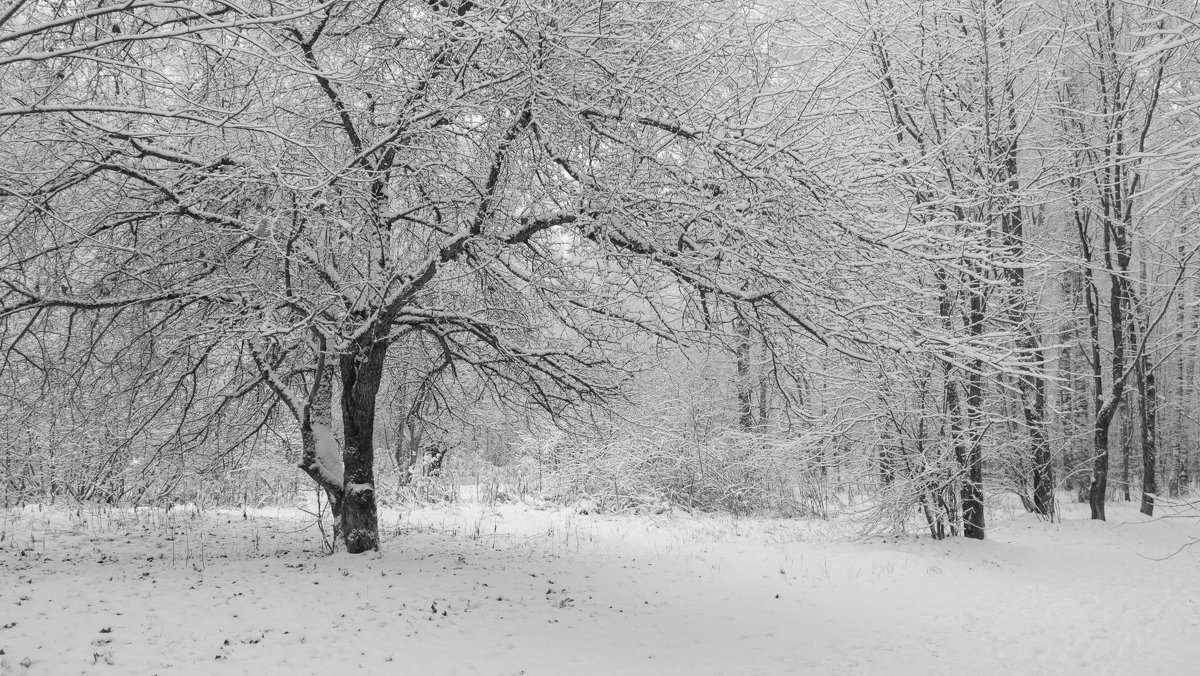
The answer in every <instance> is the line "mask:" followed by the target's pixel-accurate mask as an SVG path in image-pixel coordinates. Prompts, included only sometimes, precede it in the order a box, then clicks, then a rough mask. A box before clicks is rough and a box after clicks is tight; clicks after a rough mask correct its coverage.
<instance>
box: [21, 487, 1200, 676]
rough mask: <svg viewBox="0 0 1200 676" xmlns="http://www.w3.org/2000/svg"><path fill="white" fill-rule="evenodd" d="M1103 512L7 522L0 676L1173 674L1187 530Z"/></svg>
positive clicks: (1187, 565) (1191, 577)
mask: <svg viewBox="0 0 1200 676" xmlns="http://www.w3.org/2000/svg"><path fill="white" fill-rule="evenodd" d="M1112 512H1113V516H1112V520H1111V521H1110V522H1109V523H1107V524H1102V523H1093V522H1090V521H1088V520H1086V519H1085V518H1084V515H1081V514H1077V513H1075V512H1072V513H1070V514H1069V515H1068V518H1067V520H1066V521H1065V522H1064V523H1062V524H1043V523H1038V522H1037V521H1034V520H1032V519H1028V518H1026V517H1018V518H1015V519H1010V520H1008V521H1003V520H1002V521H1000V522H999V523H998V524H997V525H996V526H995V527H994V528H993V530H992V532H991V533H990V535H991V538H992V539H991V540H989V541H987V542H984V543H977V542H966V541H962V540H952V541H945V542H940V543H939V542H932V541H930V540H928V539H904V540H901V541H899V542H897V541H896V540H894V539H889V540H888V541H884V540H882V539H877V540H874V541H871V542H866V543H830V542H827V541H819V540H818V541H813V537H814V536H813V535H812V530H811V529H810V528H808V527H807V526H806V525H804V524H792V523H788V522H766V521H732V520H729V519H691V518H688V517H653V518H651V517H611V518H610V517H588V516H575V515H571V514H566V513H563V512H541V511H535V510H528V509H523V508H518V507H504V508H500V509H482V508H475V509H466V508H464V509H459V510H453V511H449V510H442V511H424V512H420V513H417V514H412V515H409V516H408V517H406V518H405V520H404V521H403V522H402V526H403V527H402V528H401V531H402V532H401V533H400V535H399V536H398V537H394V538H391V539H390V540H389V541H388V542H387V545H386V551H385V552H384V553H383V554H381V555H367V556H361V557H350V556H347V555H344V554H340V555H335V556H333V557H325V556H321V555H318V554H315V553H313V552H312V551H311V550H312V549H313V548H314V546H315V537H316V536H315V533H314V532H313V531H312V530H308V531H300V532H290V531H294V530H295V529H297V528H301V527H303V525H304V524H303V522H302V521H301V520H299V519H298V518H295V517H290V518H273V517H272V516H267V515H268V514H272V515H273V514H275V512H274V511H264V512H262V513H260V514H258V515H254V514H251V515H250V518H249V519H245V520H244V519H243V518H242V515H241V513H236V514H235V513H224V512H222V513H220V514H215V513H209V514H206V515H202V516H201V517H199V518H185V517H183V516H182V515H180V516H178V517H176V518H173V519H168V520H164V519H163V517H162V515H161V513H159V514H158V515H157V516H143V517H141V518H139V519H137V520H133V519H129V518H125V519H122V520H113V519H112V518H102V517H100V516H96V515H93V516H91V517H90V518H89V519H88V522H87V523H86V524H84V523H83V521H82V518H80V517H73V518H71V519H70V522H71V523H67V515H65V514H60V513H56V514H54V516H53V518H50V517H47V516H46V515H45V514H44V513H38V512H36V511H34V512H26V513H25V514H24V515H23V516H22V517H21V518H20V519H18V520H15V521H14V519H13V515H12V514H11V513H10V514H9V516H8V520H7V522H6V525H5V529H6V531H7V535H6V539H5V541H4V542H2V543H0V626H3V627H5V628H3V629H0V649H3V651H4V654H3V655H0V674H25V673H28V674H256V675H267V674H288V675H290V674H328V673H353V672H354V671H355V670H360V671H359V673H366V674H376V673H378V674H409V673H412V674H521V673H524V674H825V673H828V674H853V673H862V674H943V673H945V674H961V673H983V674H992V673H995V674H1022V673H1043V674H1070V673H1091V674H1096V673H1101V674H1103V673H1121V672H1125V673H1163V674H1167V673H1179V674H1184V673H1196V672H1197V669H1200V667H1197V665H1200V545H1198V546H1196V547H1191V548H1187V549H1184V550H1183V551H1182V552H1181V553H1179V554H1178V555H1177V556H1174V557H1172V558H1170V559H1167V560H1165V561H1153V560H1150V559H1148V558H1145V557H1162V556H1165V555H1167V554H1170V553H1171V552H1173V551H1175V550H1176V549H1177V548H1178V547H1179V546H1180V545H1182V544H1184V543H1185V542H1188V541H1190V540H1191V539H1193V538H1195V537H1197V536H1198V535H1200V525H1198V523H1197V522H1196V521H1194V520H1183V519H1175V520H1160V521H1155V522H1152V523H1145V522H1144V520H1143V519H1142V518H1141V517H1140V516H1139V515H1137V514H1136V513H1134V512H1132V511H1131V510H1128V509H1126V508H1125V507H1124V505H1114V506H1113V510H1112ZM83 516H84V517H87V516H88V515H86V514H84V515H83ZM392 523H396V522H395V521H394V520H393V521H392ZM46 528H48V530H47V531H46V533H47V534H48V535H47V536H46V537H45V538H43V529H46ZM22 551H24V553H22Z"/></svg>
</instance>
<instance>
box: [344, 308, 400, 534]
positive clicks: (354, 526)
mask: <svg viewBox="0 0 1200 676" xmlns="http://www.w3.org/2000/svg"><path fill="white" fill-rule="evenodd" d="M387 325H388V323H384V324H383V327H382V328H381V327H376V328H375V330H370V331H368V332H367V335H366V336H364V337H363V338H360V339H359V340H357V341H355V342H354V343H353V344H352V345H351V346H350V349H349V350H348V351H347V352H346V354H344V355H342V357H341V359H340V367H341V377H342V425H343V429H344V430H345V439H346V440H345V448H344V449H343V450H342V459H343V463H344V466H345V467H344V472H345V495H344V497H343V500H342V519H341V522H342V536H343V538H345V543H346V551H347V552H349V553H351V554H359V553H362V552H365V551H368V550H373V549H379V517H378V508H377V507H376V503H375V448H374V439H375V399H376V396H377V395H378V394H379V385H380V382H381V380H382V378H383V360H384V357H385V356H386V354H387V348H388V344H387V342H386V337H385V336H383V335H379V334H382V333H384V332H386V330H387V329H386V326H387Z"/></svg>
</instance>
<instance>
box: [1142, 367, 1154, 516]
mask: <svg viewBox="0 0 1200 676" xmlns="http://www.w3.org/2000/svg"><path fill="white" fill-rule="evenodd" d="M1138 394H1139V397H1138V401H1139V402H1140V412H1141V417H1142V439H1141V441H1142V509H1141V511H1142V514H1145V515H1146V516H1154V495H1155V494H1156V493H1158V474H1157V472H1158V466H1157V465H1158V438H1157V437H1158V404H1157V402H1156V398H1157V397H1158V391H1157V387H1156V385H1155V382H1154V370H1153V369H1152V368H1151V366H1150V358H1149V356H1148V355H1147V354H1146V353H1145V352H1143V353H1142V355H1141V357H1140V358H1139V359H1138Z"/></svg>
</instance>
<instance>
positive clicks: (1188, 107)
mask: <svg viewBox="0 0 1200 676" xmlns="http://www.w3.org/2000/svg"><path fill="white" fill-rule="evenodd" d="M1198 21H1200V8H1197V7H1196V6H1195V5H1194V3H1189V2H1178V1H1175V0H1150V1H1149V2H1134V1H1132V0H1056V1H1053V2H1030V1H1026V0H927V1H924V0H894V1H884V0H847V1H846V2H838V3H818V2H804V1H802V0H801V1H796V2H783V1H778V2H770V1H767V0H761V1H760V0H733V1H726V0H710V1H701V2H692V1H686V2H685V1H684V0H636V1H633V0H630V1H624V0H564V1H558V0H546V1H545V2H539V1H532V0H528V1H527V0H521V1H509V0H494V1H493V0H428V1H427V2H401V1H398V0H376V1H373V2H346V1H342V0H327V1H324V2H315V1H309V0H261V1H259V0H246V1H244V2H243V1H241V0H235V1H225V0H185V1H179V2H175V1H171V0H165V1H160V0H155V1H150V0H124V1H121V2H104V1H92V0H77V1H64V2H57V1H49V0H7V2H5V3H4V4H3V5H2V6H0V98H2V101H0V225H2V231H0V355H2V359H0V419H2V420H3V421H4V423H3V425H0V454H2V460H0V462H2V470H0V477H2V479H0V491H2V492H3V494H4V501H5V505H6V506H17V505H24V504H31V503H53V502H55V501H66V502H73V503H101V504H110V505H134V506H137V505H166V504H172V503H176V502H178V503H191V504H201V505H225V506H231V505H247V504H248V505H251V506H255V505H258V506H261V505H263V504H278V503H280V502H285V501H287V500H290V499H294V498H295V496H297V495H301V494H303V495H308V496H316V497H317V499H318V502H319V504H320V505H321V508H322V509H324V510H328V511H327V514H328V517H327V518H330V519H331V522H332V523H333V524H334V528H335V531H336V538H334V539H335V540H336V541H337V545H338V546H339V547H344V548H345V549H346V550H347V551H349V552H352V553H353V552H365V551H372V550H375V549H377V548H378V547H379V541H380V527H379V519H378V510H379V508H380V505H397V504H418V503H419V504H425V503H429V502H439V501H441V502H445V501H454V500H456V499H458V497H459V496H460V495H461V493H462V491H463V490H464V487H467V488H469V487H474V490H476V491H491V493H492V494H493V495H500V496H507V497H508V498H513V497H515V496H525V495H528V496H536V497H538V498H539V499H544V500H548V501H550V502H553V503H556V504H576V503H579V502H580V501H583V502H585V503H587V506H588V508H590V510H591V511H600V512H609V513H612V512H621V511H648V510H651V511H652V510H663V509H679V510H686V511H688V512H696V513H708V512H714V513H732V514H735V515H776V516H783V517H815V518H828V517H829V516H830V515H831V514H839V513H844V512H846V511H853V512H855V513H856V514H858V515H859V517H860V518H861V522H862V525H863V527H864V528H865V529H866V530H867V531H870V532H884V531H891V530H897V531H900V532H922V533H927V534H929V535H930V536H932V537H933V538H935V539H941V538H946V537H955V536H961V537H966V538H975V539H983V538H984V537H985V533H986V532H987V529H988V523H989V522H988V512H989V509H990V504H991V501H992V500H993V498H995V499H1003V498H1004V497H1005V496H1015V499H1019V501H1020V503H1021V504H1022V505H1023V508H1024V509H1025V510H1028V511H1029V512H1030V513H1033V514H1036V515H1039V516H1041V517H1043V518H1044V519H1047V520H1050V519H1054V518H1055V517H1056V514H1058V512H1059V510H1060V509H1061V505H1060V504H1058V503H1061V502H1063V501H1080V502H1086V503H1087V504H1088V509H1089V511H1090V515H1091V518H1092V519H1098V520H1103V519H1105V517H1106V506H1108V505H1111V503H1112V502H1114V501H1133V502H1136V503H1138V505H1139V506H1140V510H1141V511H1142V512H1143V513H1145V514H1147V515H1151V514H1153V513H1154V511H1155V509H1156V507H1158V506H1159V505H1160V504H1162V503H1163V502H1164V501H1166V502H1169V503H1171V504H1186V503H1187V501H1188V500H1190V499H1191V498H1190V496H1191V495H1192V491H1193V489H1194V488H1195V485H1196V477H1197V474H1198V472H1200V467H1198V466H1197V463H1198V462H1200V453H1197V448H1196V445H1197V441H1198V438H1200V435H1198V434H1197V418H1196V411H1197V398H1198V387H1197V385H1198V383H1200V371H1198V366H1200V302H1198V301H1197V298H1198V296H1197V293H1196V290H1197V274H1196V271H1197V267H1196V260H1195V259H1196V252H1197V247H1198V246H1200V229H1198V228H1197V226H1196V223H1197V222H1198V221H1197V214H1196V211H1197V208H1198V205H1200V192H1198V191H1197V186H1196V185H1195V179H1196V177H1197V176H1198V175H1200V174H1198V171H1200V169H1198V166H1200V152H1198V151H1200V119H1198V117H1197V108H1198V106H1200V91H1198V90H1197V83H1198V82H1200V81H1198V80H1197V78H1196V75H1197V74H1198V73H1200V60H1198V59H1200V54H1198V52H1197V45H1198V44H1200V23H1198Z"/></svg>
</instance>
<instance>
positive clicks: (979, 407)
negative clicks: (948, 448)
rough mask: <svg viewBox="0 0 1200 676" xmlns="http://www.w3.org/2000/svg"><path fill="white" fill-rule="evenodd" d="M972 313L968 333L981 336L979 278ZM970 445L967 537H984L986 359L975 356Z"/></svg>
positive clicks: (964, 509) (970, 379) (969, 392)
mask: <svg viewBox="0 0 1200 676" xmlns="http://www.w3.org/2000/svg"><path fill="white" fill-rule="evenodd" d="M969 289H970V291H969V293H970V294H971V297H970V313H969V315H968V316H967V334H968V335H969V336H971V337H973V338H974V337H978V336H980V335H982V334H983V322H984V312H985V307H986V302H987V301H986V300H985V298H984V295H983V293H984V291H983V289H982V288H981V285H980V282H979V281H978V279H976V280H975V281H973V282H972V283H971V284H970V286H969ZM966 405H967V440H968V443H967V447H966V458H965V463H964V465H963V469H964V470H966V480H965V481H964V482H963V485H962V513H963V537H968V538H971V539H974V540H982V539H984V531H985V526H986V523H985V518H984V513H983V362H982V361H981V360H978V359H975V360H972V363H971V372H970V373H968V374H967V400H966Z"/></svg>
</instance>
